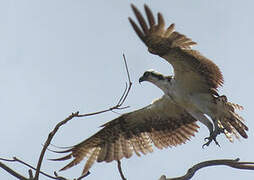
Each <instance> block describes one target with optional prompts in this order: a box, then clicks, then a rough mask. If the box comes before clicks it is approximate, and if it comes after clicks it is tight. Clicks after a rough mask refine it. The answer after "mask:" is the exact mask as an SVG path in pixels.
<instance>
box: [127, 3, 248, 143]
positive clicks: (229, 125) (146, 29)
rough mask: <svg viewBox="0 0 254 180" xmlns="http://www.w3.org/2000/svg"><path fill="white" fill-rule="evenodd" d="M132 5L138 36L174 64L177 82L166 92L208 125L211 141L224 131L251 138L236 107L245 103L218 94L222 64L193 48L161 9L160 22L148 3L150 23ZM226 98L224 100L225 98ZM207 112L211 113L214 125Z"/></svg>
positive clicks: (133, 25)
mask: <svg viewBox="0 0 254 180" xmlns="http://www.w3.org/2000/svg"><path fill="white" fill-rule="evenodd" d="M131 8H132V10H133V12H134V14H135V16H136V19H137V21H138V23H139V25H137V24H136V23H135V22H134V20H132V18H129V21H130V23H131V25H132V27H133V29H134V31H135V32H136V34H137V35H138V37H139V38H140V39H141V40H142V41H143V42H144V43H145V45H146V46H147V47H148V51H149V52H150V53H152V54H155V55H159V56H160V57H162V58H163V59H165V60H166V61H168V62H169V63H170V64H171V65H172V66H173V68H174V77H173V81H174V84H172V83H171V84H170V85H168V87H166V88H165V87H163V88H162V89H164V93H165V94H167V95H168V96H170V97H172V98H173V99H174V101H175V103H176V104H178V105H179V106H181V107H182V108H184V109H185V110H186V111H187V112H189V113H190V114H191V115H192V116H194V117H195V118H196V119H197V120H199V121H201V122H202V123H203V124H205V125H206V126H207V127H208V129H209V131H210V137H209V138H210V139H209V143H210V140H211V139H213V140H214V141H215V142H216V143H217V141H216V139H215V138H216V136H217V134H219V133H220V132H222V131H224V134H225V135H226V136H227V138H228V139H230V140H231V141H232V134H234V135H235V136H236V137H238V135H241V136H242V137H244V138H247V137H248V136H247V134H246V131H247V130H248V128H247V126H246V125H245V124H244V123H243V118H242V117H240V116H239V115H238V114H236V113H235V109H242V107H241V106H239V105H237V104H233V103H230V102H227V99H224V98H226V96H219V94H218V87H219V86H222V85H223V76H222V73H221V71H220V69H219V68H218V66H217V65H216V64H214V63H213V62H212V61H211V60H210V59H208V58H206V57H204V56H203V55H201V54H200V53H199V52H198V51H196V50H193V49H191V46H193V45H196V44H197V43H196V42H194V41H192V40H191V39H190V38H188V37H186V36H185V35H183V34H181V33H179V32H176V31H175V30H174V27H175V25H174V24H171V25H170V26H169V27H168V28H165V21H164V18H163V16H162V14H161V13H158V14H157V23H156V20H155V18H154V15H153V13H152V11H151V10H150V8H149V7H148V6H147V5H144V9H145V14H146V17H147V22H148V23H147V22H146V21H145V18H144V17H143V16H142V14H141V12H140V11H139V10H138V9H137V8H136V6H134V5H133V4H132V5H131ZM222 99H224V102H221V100H222ZM219 101H220V102H219ZM204 114H206V115H208V116H210V117H211V119H212V120H213V125H212V124H211V123H210V122H209V119H207V118H206V117H204V116H203V115H204ZM219 128H220V129H219ZM209 143H207V145H209ZM217 144H218V143H217Z"/></svg>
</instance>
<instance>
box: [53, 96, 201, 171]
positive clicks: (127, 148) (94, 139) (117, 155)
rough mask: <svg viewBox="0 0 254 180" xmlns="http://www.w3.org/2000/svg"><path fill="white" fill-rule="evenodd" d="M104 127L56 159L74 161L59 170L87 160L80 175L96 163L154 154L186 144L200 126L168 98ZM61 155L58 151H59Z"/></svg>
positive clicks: (119, 118) (165, 97) (123, 116)
mask: <svg viewBox="0 0 254 180" xmlns="http://www.w3.org/2000/svg"><path fill="white" fill-rule="evenodd" d="M102 127H103V128H102V129H101V130H100V131H98V132H97V133H96V134H95V135H93V136H91V137H90V138H88V139H87V140H85V141H83V142H81V143H80V144H77V145H75V146H73V147H72V148H70V149H68V150H65V151H64V152H66V153H70V154H68V155H67V156H64V157H63V158H58V159H55V160H66V159H70V158H71V157H73V158H74V159H73V160H72V161H71V162H70V163H69V164H68V165H66V166H65V167H64V168H62V169H61V170H66V169H68V168H71V167H73V166H75V165H76V164H78V163H80V162H81V161H82V160H83V159H84V158H87V162H86V165H85V167H84V170H83V174H86V173H87V172H88V170H89V169H90V167H91V166H92V165H93V163H94V162H95V161H97V162H102V161H105V162H111V161H113V160H120V159H122V158H123V157H125V158H129V157H131V156H132V154H133V152H135V153H136V154H137V155H138V156H140V155H141V153H142V154H147V153H150V152H153V148H152V144H154V146H155V147H157V148H159V149H163V148H167V147H171V146H176V145H179V144H182V143H185V142H186V141H187V140H189V139H190V137H191V136H194V133H195V132H197V129H198V128H199V126H198V125H197V124H196V119H194V118H193V117H192V116H191V115H190V114H188V113H187V112H186V111H185V110H184V109H182V108H180V107H178V106H177V105H175V104H174V103H173V102H172V101H171V100H170V99H169V98H168V97H167V96H165V95H164V96H163V97H162V98H160V99H159V100H156V101H154V102H153V103H152V104H151V105H149V106H147V107H145V108H142V109H140V110H137V111H133V112H130V113H127V114H123V115H121V116H120V117H118V118H116V119H114V120H112V121H110V122H108V123H106V124H104V125H103V126H102ZM59 153H61V151H60V152H59Z"/></svg>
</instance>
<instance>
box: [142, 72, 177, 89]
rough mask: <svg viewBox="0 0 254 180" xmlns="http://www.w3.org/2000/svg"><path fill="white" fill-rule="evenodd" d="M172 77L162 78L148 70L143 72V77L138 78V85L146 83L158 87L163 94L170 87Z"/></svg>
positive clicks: (162, 76) (160, 75)
mask: <svg viewBox="0 0 254 180" xmlns="http://www.w3.org/2000/svg"><path fill="white" fill-rule="evenodd" d="M171 79H172V76H164V75H162V74H161V73H158V72H156V71H154V70H148V71H146V72H144V74H143V76H141V77H140V78H139V83H141V82H143V81H148V82H150V83H152V84H154V85H155V86H157V87H159V88H160V89H161V90H162V91H163V92H164V93H166V92H167V91H168V90H169V88H170V86H171Z"/></svg>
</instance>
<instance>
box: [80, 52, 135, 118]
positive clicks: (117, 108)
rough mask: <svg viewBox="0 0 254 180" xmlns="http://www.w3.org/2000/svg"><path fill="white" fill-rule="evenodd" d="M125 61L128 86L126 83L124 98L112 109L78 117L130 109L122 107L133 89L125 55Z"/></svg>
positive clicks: (82, 115)
mask: <svg viewBox="0 0 254 180" xmlns="http://www.w3.org/2000/svg"><path fill="white" fill-rule="evenodd" d="M123 60H124V65H125V69H126V72H127V77H128V84H127V83H126V86H125V90H124V92H123V94H122V96H121V97H120V99H119V100H118V102H117V104H116V105H115V106H113V107H110V108H108V109H106V110H102V111H98V112H93V113H88V114H79V115H77V116H76V117H85V116H93V115H97V114H101V113H105V112H108V111H112V110H122V109H126V108H128V107H129V106H125V107H121V106H122V105H123V103H124V102H125V100H126V98H127V97H128V95H129V92H130V90H131V87H132V82H131V79H130V73H129V69H128V65H127V61H126V58H125V55H124V54H123Z"/></svg>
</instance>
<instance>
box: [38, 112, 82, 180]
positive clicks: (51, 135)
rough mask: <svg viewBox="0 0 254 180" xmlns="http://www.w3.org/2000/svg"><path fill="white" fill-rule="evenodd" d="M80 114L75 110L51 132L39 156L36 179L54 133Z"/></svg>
mask: <svg viewBox="0 0 254 180" xmlns="http://www.w3.org/2000/svg"><path fill="white" fill-rule="evenodd" d="M78 114H79V112H78V111H77V112H75V113H72V114H71V115H70V116H69V117H67V118H66V119H64V120H63V121H61V122H59V123H58V124H57V125H56V126H55V128H54V130H53V131H52V132H51V133H49V135H48V139H47V140H46V142H45V143H44V146H43V149H42V151H41V154H40V157H39V160H38V163H37V167H36V172H35V176H34V179H35V180H38V178H39V173H40V169H41V164H42V160H43V157H44V154H45V152H46V150H47V148H48V146H49V144H50V142H51V140H52V139H53V137H54V135H55V134H56V132H57V131H58V129H59V128H60V127H61V126H62V125H64V124H66V123H67V122H68V121H70V120H71V119H72V118H74V117H77V116H78Z"/></svg>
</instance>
